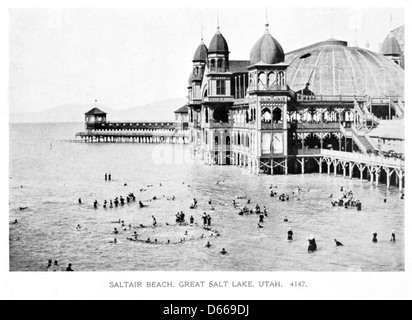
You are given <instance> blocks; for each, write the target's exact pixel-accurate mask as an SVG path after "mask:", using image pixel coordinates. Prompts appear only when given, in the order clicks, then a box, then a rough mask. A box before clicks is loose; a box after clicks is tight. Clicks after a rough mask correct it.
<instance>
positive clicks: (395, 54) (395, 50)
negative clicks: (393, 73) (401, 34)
mask: <svg viewBox="0 0 412 320" xmlns="http://www.w3.org/2000/svg"><path fill="white" fill-rule="evenodd" d="M381 53H382V54H383V55H384V56H386V57H388V58H389V59H391V60H392V61H393V62H395V63H396V64H397V65H401V55H402V51H401V47H400V45H399V42H398V40H396V38H395V35H394V34H393V32H391V33H390V34H389V35H388V37H387V38H386V39H385V41H384V42H383V44H382V48H381Z"/></svg>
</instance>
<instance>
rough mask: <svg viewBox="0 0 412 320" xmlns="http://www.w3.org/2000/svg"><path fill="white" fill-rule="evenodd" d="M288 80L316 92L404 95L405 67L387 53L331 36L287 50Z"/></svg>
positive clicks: (298, 86) (295, 89) (294, 88)
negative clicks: (349, 45) (389, 57)
mask: <svg viewBox="0 0 412 320" xmlns="http://www.w3.org/2000/svg"><path fill="white" fill-rule="evenodd" d="M285 62H286V63H288V64H289V67H288V71H287V83H288V85H289V86H290V88H291V89H292V90H294V91H299V90H302V89H303V88H305V85H306V83H308V82H309V83H310V90H311V91H313V92H314V94H316V95H339V94H342V95H369V96H372V97H382V96H385V95H388V96H404V71H403V69H402V68H400V67H399V66H398V65H396V64H395V63H394V62H393V61H391V60H390V59H388V58H387V57H385V56H383V55H381V54H379V53H375V52H371V51H369V50H365V49H362V48H358V47H348V45H347V42H344V41H339V40H335V39H330V40H328V41H324V42H320V43H316V44H314V45H311V46H309V47H305V48H302V49H299V50H296V51H293V52H290V53H288V54H286V59H285Z"/></svg>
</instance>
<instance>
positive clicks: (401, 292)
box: [0, 0, 412, 300]
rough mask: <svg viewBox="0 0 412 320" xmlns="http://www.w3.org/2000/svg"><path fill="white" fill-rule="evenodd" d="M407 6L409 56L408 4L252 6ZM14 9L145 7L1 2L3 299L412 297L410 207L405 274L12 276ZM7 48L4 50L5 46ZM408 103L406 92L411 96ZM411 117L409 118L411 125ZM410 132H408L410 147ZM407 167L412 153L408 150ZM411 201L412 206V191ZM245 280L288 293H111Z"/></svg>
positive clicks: (354, 0) (353, 0)
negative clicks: (141, 285) (164, 284)
mask: <svg viewBox="0 0 412 320" xmlns="http://www.w3.org/2000/svg"><path fill="white" fill-rule="evenodd" d="M205 5H207V7H214V8H218V7H251V6H250V5H249V4H247V3H246V2H243V3H239V2H235V1H225V2H223V1H216V0H211V1H208V2H207V4H205V2H202V4H199V3H198V2H192V1H177V2H176V1H175V2H173V3H172V2H166V1H156V0H152V1H150V7H152V8H153V7H204V6H205ZM266 6H268V7H296V6H302V7H308V6H311V7H328V8H329V7H404V8H405V23H406V35H405V37H406V38H407V39H406V46H407V48H408V49H407V50H406V53H409V52H410V51H409V43H410V41H409V40H410V37H409V35H410V28H411V26H410V25H409V23H408V22H409V21H412V14H411V5H410V4H409V3H408V1H381V0H380V1H362V0H347V1H345V2H344V3H340V4H335V3H332V2H329V1H314V0H312V1H310V4H309V3H307V1H306V2H304V1H297V0H289V1H287V2H284V1H282V2H279V3H276V2H273V1H256V0H255V1H253V7H254V8H256V7H266ZM17 7H22V8H23V7H28V8H33V7H72V8H73V7H76V8H81V7H106V8H110V7H112V8H120V7H148V6H147V5H143V4H142V3H140V2H139V1H138V2H132V1H122V0H118V1H88V0H82V1H78V0H72V1H60V2H59V3H56V1H36V2H35V4H34V3H33V1H3V2H2V5H1V8H0V37H1V42H2V44H3V45H2V46H1V48H2V50H1V52H0V55H1V58H0V63H1V66H2V68H0V70H2V72H1V74H0V81H1V85H2V86H1V88H2V90H1V96H0V98H1V100H0V119H1V126H0V130H1V132H0V134H1V137H2V138H1V143H2V145H1V147H2V151H3V152H2V153H3V154H4V155H3V156H2V157H1V160H0V161H1V169H2V170H1V191H2V192H1V195H2V198H1V201H0V206H1V213H2V215H1V219H2V223H1V224H0V228H1V230H0V238H1V242H0V298H1V299H85V300H86V299H141V300H145V299H149V300H158V299H191V300H193V299H195V300H196V299H217V300H220V299H261V300H265V299H410V298H412V277H411V268H410V266H411V255H410V254H409V252H408V249H409V248H410V238H411V237H410V232H409V230H412V228H411V226H410V220H411V219H410V217H409V213H410V212H411V210H410V209H411V206H410V201H409V200H408V201H407V203H406V209H405V212H406V216H405V220H406V225H405V231H406V232H405V234H406V245H405V247H406V249H407V250H406V252H405V263H406V272H401V273H324V272H314V273H303V272H286V273H285V272H264V273H262V272H253V273H250V272H248V273H235V272H208V273H205V272H153V273H150V272H127V273H114V272H113V273H75V274H66V273H58V274H52V275H51V274H49V273H48V274H46V273H9V272H8V269H9V255H8V233H9V229H8V222H9V221H8V206H7V204H8V141H9V140H8V116H7V106H8V100H7V96H8V93H7V91H8V50H6V48H8V8H17ZM5 44H6V45H5ZM410 61H412V59H410V55H409V54H407V58H406V65H407V67H406V68H407V69H406V70H407V72H406V84H405V88H410V86H409V79H410V75H409V74H410V72H409V68H408V67H409V63H412V62H410ZM405 94H406V101H407V103H406V104H408V101H409V100H410V99H409V92H408V90H406V92H405ZM407 119H408V116H406V120H407ZM409 133H410V130H407V137H408V138H407V139H408V141H409V136H410V135H409ZM406 155H407V162H409V159H410V158H409V148H408V147H407V150H406ZM406 199H411V194H410V193H409V192H408V191H407V193H406ZM191 280H193V281H238V280H239V281H240V280H252V281H259V280H262V281H263V280H268V281H281V282H282V283H283V285H284V288H281V289H280V288H274V289H273V288H272V289H257V288H254V289H190V290H189V289H179V288H174V289H110V288H109V283H110V282H111V281H143V282H144V281H174V282H175V283H176V284H178V283H179V281H191ZM290 281H306V283H307V284H308V288H305V289H292V288H288V287H287V285H288V283H289V282H290Z"/></svg>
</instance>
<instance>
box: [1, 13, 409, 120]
mask: <svg viewBox="0 0 412 320" xmlns="http://www.w3.org/2000/svg"><path fill="white" fill-rule="evenodd" d="M217 12H219V20H220V29H221V32H222V34H223V35H224V37H225V38H226V40H227V42H228V44H229V49H230V51H231V54H230V58H231V59H242V60H248V59H249V53H250V49H251V48H252V46H253V44H254V43H255V42H256V41H257V40H258V39H259V37H260V36H262V35H263V32H264V24H265V20H266V18H265V15H266V10H265V7H260V8H219V9H217V8H170V9H166V8H157V9H144V8H140V9H64V10H62V9H12V10H10V29H9V32H10V56H9V57H10V95H9V99H10V100H9V101H10V111H11V112H29V111H41V110H45V109H50V108H53V107H56V106H59V105H63V104H73V103H74V104H90V103H93V102H94V99H98V101H99V103H101V104H103V105H106V106H109V107H111V108H114V109H124V108H128V107H134V106H138V105H142V104H146V103H149V102H152V101H156V100H164V99H169V98H184V97H186V95H187V89H186V87H187V79H188V77H189V73H190V71H191V68H192V62H191V60H192V58H193V54H194V52H195V50H196V48H197V46H198V44H199V43H200V38H201V24H202V22H203V34H204V39H205V43H206V45H207V46H209V42H210V40H211V39H212V37H213V35H214V33H215V31H216V27H217ZM391 17H392V22H391ZM268 20H269V23H270V31H271V34H272V35H273V36H274V37H275V38H276V39H277V40H278V41H279V42H280V43H281V45H282V46H283V49H284V51H285V52H288V51H292V50H294V49H298V48H300V47H303V46H306V45H309V44H313V43H315V42H319V41H323V40H326V39H329V38H331V37H332V36H333V37H335V38H338V39H342V40H346V41H348V42H349V45H354V44H355V41H357V43H358V45H359V46H361V47H365V44H366V43H367V42H368V43H369V44H370V49H371V50H374V51H377V50H378V49H379V43H382V42H383V40H384V39H385V37H386V35H387V34H388V32H389V31H390V29H391V28H392V29H394V28H396V27H398V26H400V25H402V24H403V23H404V13H403V10H402V9H392V8H379V9H378V8H377V9H375V8H367V9H355V8H352V9H344V8H335V9H325V8H323V9H321V8H318V9H317V8H308V9H304V8H275V7H269V8H268ZM176 107H179V106H176Z"/></svg>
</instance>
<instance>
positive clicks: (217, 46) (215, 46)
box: [209, 28, 229, 53]
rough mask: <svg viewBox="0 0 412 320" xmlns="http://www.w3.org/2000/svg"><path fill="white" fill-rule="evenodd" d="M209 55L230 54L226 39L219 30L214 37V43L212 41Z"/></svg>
mask: <svg viewBox="0 0 412 320" xmlns="http://www.w3.org/2000/svg"><path fill="white" fill-rule="evenodd" d="M209 53H229V46H228V45H227V42H226V39H225V38H224V37H223V36H222V34H221V33H220V30H219V28H218V29H217V31H216V33H215V35H214V36H213V38H212V41H210V45H209Z"/></svg>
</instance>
